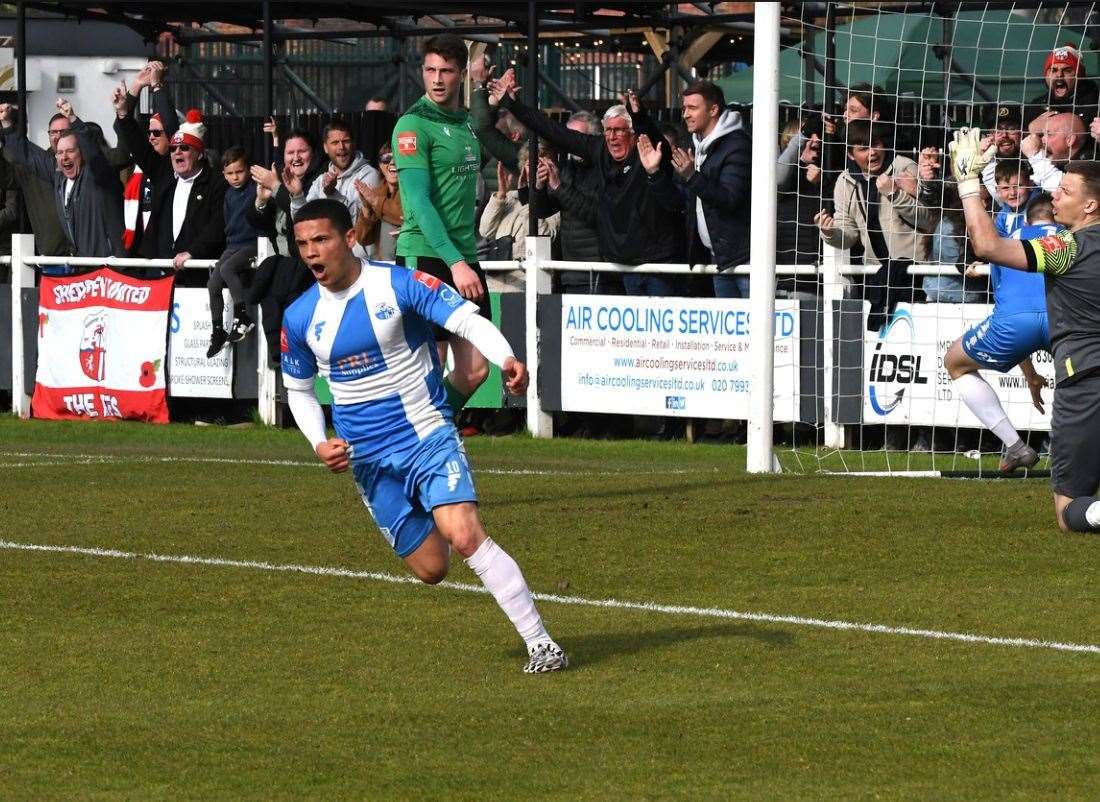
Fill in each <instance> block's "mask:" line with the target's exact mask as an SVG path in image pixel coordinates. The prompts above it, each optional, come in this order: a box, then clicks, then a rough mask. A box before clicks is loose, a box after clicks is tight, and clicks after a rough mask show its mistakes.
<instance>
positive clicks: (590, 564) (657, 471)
mask: <svg viewBox="0 0 1100 802" xmlns="http://www.w3.org/2000/svg"><path fill="white" fill-rule="evenodd" d="M468 448H469V451H470V456H471V462H472V464H473V467H474V470H475V474H476V478H477V482H478V490H479V493H480V496H481V500H482V514H483V517H484V519H485V521H486V526H487V528H488V530H489V532H490V534H491V535H492V536H493V537H494V538H495V539H496V540H498V542H500V543H501V544H502V545H503V546H504V547H505V548H506V549H507V550H508V551H509V552H510V553H511V554H512V555H513V556H514V557H515V558H516V560H517V561H518V562H519V563H520V565H521V566H522V567H523V569H524V572H525V574H526V576H527V579H528V582H529V584H530V585H531V588H532V590H534V591H535V592H536V593H538V594H544V598H542V599H541V600H540V602H539V606H540V609H541V612H542V614H543V616H544V618H545V619H546V621H547V623H548V625H549V627H550V629H551V631H552V633H553V634H554V635H555V636H556V638H557V639H558V640H559V642H560V643H561V644H562V646H563V647H564V648H565V649H566V650H567V651H568V652H569V654H570V657H571V660H572V665H571V666H570V668H569V670H568V671H565V672H562V673H560V674H549V675H543V676H527V675H524V674H523V673H522V672H521V666H522V664H523V662H524V652H523V649H522V644H521V643H520V641H519V639H518V638H517V637H516V635H515V633H514V631H513V630H512V628H511V626H510V625H509V624H508V622H507V620H506V619H505V618H504V616H503V614H502V613H501V612H500V611H499V610H498V608H497V607H496V605H495V603H494V602H493V601H492V599H491V598H490V597H489V596H487V595H484V594H482V593H477V592H475V588H476V585H477V581H476V578H475V577H474V575H473V574H472V572H471V571H469V569H468V568H467V567H466V566H465V565H464V564H463V563H462V562H461V561H460V560H456V562H455V564H454V568H453V570H452V573H451V577H450V579H449V581H450V582H451V583H453V584H449V585H446V586H441V587H426V586H422V585H419V584H416V583H410V582H402V581H397V580H398V579H400V578H403V577H406V576H407V573H406V572H405V571H404V569H403V566H402V565H401V564H400V563H399V562H398V561H397V560H396V558H395V557H394V556H393V554H392V552H391V551H390V550H389V548H388V546H386V544H385V543H384V542H383V541H382V539H381V538H380V536H379V535H378V534H377V532H376V531H375V530H374V528H373V525H372V523H371V521H370V518H369V516H368V514H367V512H366V510H365V509H364V508H363V506H362V504H361V503H360V501H359V498H358V495H357V493H356V491H355V487H354V484H353V482H352V480H351V478H350V476H349V475H342V476H334V475H332V474H330V473H329V472H328V471H326V470H324V469H323V468H322V467H320V465H319V463H316V460H315V458H314V457H313V455H312V452H311V451H310V450H309V448H308V445H307V444H306V443H305V441H304V439H302V438H301V436H300V435H299V434H298V433H297V432H295V431H278V430H272V429H262V428H257V429H248V430H226V429H215V428H196V427H186V426H178V425H173V426H167V427H150V426H141V425H90V424H49V423H40V422H20V421H17V420H14V419H11V418H4V419H2V420H0V477H2V479H0V499H2V501H0V541H3V544H2V547H0V798H2V799H83V798H95V799H141V800H146V799H185V798H186V799H241V798H259V799H303V798H314V799H384V800H389V799H409V800H422V799H446V800H517V799H537V800H549V799H555V800H556V799H581V800H609V799H611V800H620V799H624V800H635V799H685V800H702V799H708V800H709V799H721V800H724V799H783V800H787V799H900V798H904V799H922V800H924V799H960V798H975V799H998V800H1000V799H1021V800H1025V799H1026V800H1033V799H1055V798H1057V799H1066V798H1080V799H1088V798H1095V796H1096V793H1097V791H1096V789H1097V788H1098V787H1100V760H1098V757H1097V752H1098V748H1100V736H1098V734H1097V722H1098V721H1100V694H1098V690H1100V688H1098V685H1100V608H1098V604H1097V602H1096V595H1097V594H1096V576H1097V572H1096V564H1097V554H1098V549H1100V540H1098V539H1096V538H1094V537H1089V536H1085V535H1064V534H1061V533H1059V532H1058V531H1057V530H1056V528H1055V527H1054V525H1053V522H1052V513H1051V501H1050V495H1049V489H1048V484H1047V482H1045V481H1043V480H1024V481H1012V482H987V481H980V482H974V481H959V480H947V479H909V478H853V477H834V476H822V475H808V476H788V475H783V476H767V477H754V476H747V475H745V473H744V470H743V466H744V451H743V449H741V448H738V447H734V446H690V445H687V444H683V443H671V444H657V443H648V442H614V443H602V442H601V443H597V442H579V441H565V440H555V441H535V440H531V439H528V438H525V437H510V438H499V439H488V438H473V439H471V440H470V441H468ZM30 546H40V547H50V550H43V549H30V548H28V547H30ZM55 547H57V548H55ZM151 555H159V557H157V558H154V557H152V556H151ZM549 597H556V598H549ZM609 599H614V600H617V601H619V602H623V603H624V604H623V605H621V606H609V605H606V604H596V602H606V600H609ZM757 614H759V615H757ZM838 622H847V623H850V624H857V625H860V626H861V627H862V628H856V627H844V626H842V625H841V624H840V623H838ZM863 625H867V626H863ZM967 634H969V635H973V636H975V637H974V638H973V639H961V636H963V635H967ZM1000 639H1005V640H1004V641H1002V640H1000ZM1013 639H1018V640H1013ZM1006 641H1007V642H1006Z"/></svg>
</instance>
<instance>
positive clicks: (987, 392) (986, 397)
mask: <svg viewBox="0 0 1100 802" xmlns="http://www.w3.org/2000/svg"><path fill="white" fill-rule="evenodd" d="M955 388H956V389H957V390H958V391H959V397H960V398H962V400H963V403H964V404H966V406H967V409H969V410H970V411H971V412H973V413H974V417H975V418H977V419H978V420H980V421H981V422H982V425H983V426H985V428H987V429H989V431H991V432H993V434H995V435H997V437H999V438H1001V440H1003V441H1004V444H1005V445H1006V446H1014V445H1016V443H1017V442H1019V440H1020V433H1019V432H1017V431H1016V427H1015V426H1013V425H1012V424H1011V423H1009V420H1008V415H1006V414H1005V411H1004V408H1003V407H1002V406H1001V399H999V398H997V393H996V392H995V391H994V390H993V388H992V387H990V386H989V383H988V382H987V381H986V380H985V379H983V378H982V377H981V376H979V375H978V374H977V373H964V374H963V375H962V376H959V378H957V379H955Z"/></svg>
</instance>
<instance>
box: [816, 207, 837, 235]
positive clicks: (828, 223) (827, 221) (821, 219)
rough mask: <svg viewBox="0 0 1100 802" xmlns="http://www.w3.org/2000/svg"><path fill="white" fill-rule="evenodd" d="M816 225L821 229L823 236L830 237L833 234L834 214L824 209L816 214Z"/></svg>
mask: <svg viewBox="0 0 1100 802" xmlns="http://www.w3.org/2000/svg"><path fill="white" fill-rule="evenodd" d="M814 225H816V226H817V227H818V229H819V230H820V231H821V236H823V237H826V238H828V237H831V236H832V235H833V216H832V215H831V214H829V213H828V212H827V211H825V210H824V209H822V210H821V211H820V212H818V213H817V214H815V215H814Z"/></svg>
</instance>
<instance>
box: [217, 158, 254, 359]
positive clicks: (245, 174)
mask: <svg viewBox="0 0 1100 802" xmlns="http://www.w3.org/2000/svg"><path fill="white" fill-rule="evenodd" d="M250 166H251V165H250V163H249V158H248V154H247V153H246V152H245V149H244V148H242V147H238V146H234V147H231V148H228V149H227V150H226V151H225V154H224V155H223V156H222V175H223V176H225V180H226V183H228V184H229V187H228V189H226V191H225V205H224V212H225V243H226V244H225V252H224V253H222V255H221V258H220V259H218V263H217V265H216V266H215V267H214V269H213V270H212V271H211V273H210V281H209V282H208V283H207V285H206V289H207V290H208V291H209V292H210V320H211V324H212V326H211V330H210V348H209V349H207V351H206V358H207V359H213V358H214V357H215V356H217V355H218V354H219V353H221V350H222V349H223V348H225V346H226V343H235V342H240V341H241V340H243V339H244V338H245V335H247V334H248V332H250V331H252V329H253V328H254V327H255V325H256V324H255V323H254V322H253V320H252V318H250V317H249V316H248V312H246V311H245V303H244V297H245V296H244V282H243V280H242V279H243V276H244V272H245V270H247V269H248V267H249V264H250V261H251V260H252V258H253V257H255V256H256V238H257V237H258V236H260V234H259V233H258V232H257V231H256V229H255V228H253V227H252V224H251V223H250V222H249V221H248V218H247V214H246V213H247V211H248V209H249V208H250V207H251V206H252V205H253V204H254V203H255V202H256V184H255V183H254V182H253V181H252V178H251V174H250V170H249V168H250ZM223 287H228V288H229V295H230V296H231V297H232V299H233V323H232V324H231V325H230V327H229V330H228V331H226V329H225V302H224V301H223V299H222V288H223Z"/></svg>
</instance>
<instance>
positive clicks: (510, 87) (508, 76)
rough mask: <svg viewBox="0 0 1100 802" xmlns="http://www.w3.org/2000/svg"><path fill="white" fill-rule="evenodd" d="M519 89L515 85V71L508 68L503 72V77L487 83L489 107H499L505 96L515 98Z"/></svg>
mask: <svg viewBox="0 0 1100 802" xmlns="http://www.w3.org/2000/svg"><path fill="white" fill-rule="evenodd" d="M519 89H520V87H519V86H517V85H516V71H515V70H514V69H512V68H511V67H509V68H508V69H506V70H505V71H504V75H502V76H500V77H499V78H497V79H496V80H490V81H489V105H491V106H497V105H500V101H501V100H503V99H504V96H505V95H508V97H510V98H515V96H516V92H518V91H519Z"/></svg>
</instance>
